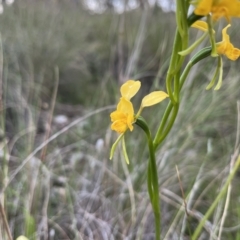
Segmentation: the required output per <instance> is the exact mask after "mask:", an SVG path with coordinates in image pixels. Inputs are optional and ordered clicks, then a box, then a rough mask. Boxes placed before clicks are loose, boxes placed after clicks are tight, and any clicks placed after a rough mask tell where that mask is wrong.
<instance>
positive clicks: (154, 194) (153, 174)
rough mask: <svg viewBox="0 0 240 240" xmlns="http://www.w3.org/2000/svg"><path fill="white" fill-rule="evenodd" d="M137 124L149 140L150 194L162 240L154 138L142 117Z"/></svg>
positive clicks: (158, 232)
mask: <svg viewBox="0 0 240 240" xmlns="http://www.w3.org/2000/svg"><path fill="white" fill-rule="evenodd" d="M136 124H137V125H138V126H139V127H140V128H142V130H143V131H144V132H145V134H146V136H147V140H148V150H149V162H148V177H147V180H148V193H149V197H150V201H151V204H152V208H153V212H154V219H155V235H156V238H155V239H156V240H160V236H161V212H160V201H159V185H158V172H157V164H156V157H155V151H154V147H153V141H152V136H151V133H150V130H149V128H148V125H147V123H146V122H145V120H144V119H143V118H142V117H139V118H138V119H137V121H136Z"/></svg>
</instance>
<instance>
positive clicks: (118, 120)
mask: <svg viewBox="0 0 240 240" xmlns="http://www.w3.org/2000/svg"><path fill="white" fill-rule="evenodd" d="M140 87H141V83H140V81H134V80H128V81H127V82H126V83H124V84H123V85H122V86H121V89H120V92H121V95H122V97H121V98H120V101H119V103H118V105H117V110H116V111H114V112H112V113H111V115H110V117H111V121H112V122H113V123H112V125H111V129H112V130H114V131H116V132H118V133H124V132H125V131H126V130H127V129H129V130H130V131H132V130H133V123H134V122H135V121H136V118H137V117H138V116H139V115H140V113H141V111H142V109H143V108H144V107H150V106H152V105H155V104H157V103H159V102H161V101H163V100H164V99H165V98H166V97H168V94H166V93H165V92H163V91H155V92H152V93H150V94H148V95H147V96H145V97H144V98H143V99H142V103H141V106H140V109H139V111H138V113H137V115H136V116H134V109H133V105H132V103H131V102H130V99H131V98H132V97H133V96H135V94H136V93H137V92H138V91H139V89H140Z"/></svg>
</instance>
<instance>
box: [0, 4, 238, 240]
mask: <svg viewBox="0 0 240 240" xmlns="http://www.w3.org/2000/svg"><path fill="white" fill-rule="evenodd" d="M89 2H90V1H88V2H86V1H81V0H78V1H77V0H75V1H74V0H73V1H70V0H69V1H63V0H62V1H60V0H59V1H57V0H55V1H53V0H52V1H50V0H49V1H47V0H46V1H45V0H39V1H37V0H35V1H30V0H16V1H15V2H14V3H13V4H12V5H9V6H7V5H6V4H3V7H4V11H3V13H2V14H1V15H0V33H1V56H2V57H1V71H0V73H1V76H2V77H1V86H2V87H1V89H2V93H1V96H2V100H1V101H0V102H1V104H2V106H3V111H2V112H1V146H2V149H1V151H0V157H1V159H0V163H1V166H2V167H1V168H0V177H1V185H0V186H1V198H2V199H3V198H4V199H5V200H4V201H3V200H2V203H3V205H4V208H5V212H6V215H7V219H8V223H9V227H10V230H11V233H12V236H13V239H16V238H17V237H18V236H19V235H25V236H27V237H28V238H29V239H44V240H45V239H46V240H47V239H56V240H58V239H84V240H85V239H94V240H95V239H96V240H101V239H104V240H105V239H114V240H115V239H119V240H120V239H128V240H132V239H144V240H145V239H146V240H147V239H149V240H150V239H154V224H153V213H152V210H151V205H150V202H149V198H148V195H147V186H146V174H147V173H146V167H147V160H148V151H147V146H146V139H145V136H144V134H143V132H141V131H139V129H138V127H137V126H135V128H134V131H133V133H131V134H130V133H127V134H126V141H127V150H128V154H129V158H130V165H129V166H128V165H126V163H125V160H124V159H123V156H122V153H121V149H118V150H117V151H116V153H115V155H114V158H113V161H109V151H110V148H111V144H112V143H113V142H114V141H115V139H116V138H117V135H116V134H115V133H113V132H111V130H110V118H109V114H110V112H111V111H113V110H114V108H115V104H116V102H117V101H118V98H119V86H120V85H121V84H122V83H123V82H124V81H126V80H127V79H139V80H140V81H141V82H142V88H141V91H140V94H138V95H137V96H136V97H135V99H134V105H135V107H136V109H137V108H138V106H139V103H140V100H141V98H142V97H143V96H144V95H146V94H147V93H148V92H149V91H151V90H156V89H161V90H165V83H164V81H165V76H166V72H167V67H168V63H169V58H170V54H171V50H172V43H173V38H174V34H175V27H176V24H175V14H174V12H172V11H169V12H166V11H163V7H165V8H164V10H166V7H167V8H168V5H166V3H165V2H166V1H164V3H165V4H164V3H163V2H162V5H159V4H157V3H156V4H150V3H152V2H151V1H149V3H148V1H141V0H139V1H135V2H136V4H135V5H134V7H131V6H132V5H131V4H132V1H117V3H120V4H121V6H125V10H124V9H123V11H122V12H117V11H116V10H118V11H119V9H118V8H114V1H107V0H106V1H104V0H102V1H98V5H97V9H96V10H95V11H92V10H90V9H89V8H88V7H87V6H88V5H87V4H88V3H89ZM124 4H125V5H124ZM167 4H169V6H171V7H172V2H171V1H169V2H167ZM168 9H169V8H168ZM226 24H227V23H226V21H225V20H223V21H221V22H220V23H218V25H217V26H216V31H217V36H216V37H217V39H219V41H220V39H221V28H222V27H223V26H225V25H226ZM237 24H238V23H237V20H236V19H233V21H232V25H233V27H232V29H229V32H231V40H232V42H233V43H234V44H235V45H236V46H238V47H240V45H239V42H240V41H239V40H240V37H239V35H238V30H237V29H236V26H237ZM234 26H235V27H234ZM218 30H219V31H218ZM200 36H201V33H200V32H198V31H197V30H196V29H191V30H190V42H193V41H194V40H196V39H197V38H199V37H200ZM208 45H209V42H208V40H206V41H205V42H203V43H202V45H201V46H199V48H198V49H201V48H202V47H203V46H208ZM196 51H197V50H196ZM190 57H191V56H188V57H187V60H188V59H190ZM215 66H216V60H215V59H213V58H209V59H206V60H204V61H202V62H201V63H200V64H198V65H197V66H195V67H194V68H193V69H192V71H191V73H190V75H189V77H188V80H187V82H186V84H185V87H184V89H183V91H182V98H181V107H180V112H179V116H178V118H177V121H176V123H175V126H174V127H173V129H172V131H171V133H170V135H169V136H168V138H167V139H166V140H165V142H164V143H163V144H162V146H161V148H160V149H159V150H158V153H157V161H158V172H159V176H160V179H159V183H160V186H161V205H162V219H163V220H162V224H163V226H162V232H163V233H162V239H169V240H170V239H171V240H172V239H191V238H190V237H189V236H191V233H192V231H193V230H194V229H195V227H196V225H197V223H198V221H199V219H201V217H202V216H203V215H204V213H205V211H206V210H207V209H208V207H209V206H210V205H211V203H212V202H213V201H214V199H215V198H216V196H217V193H218V192H219V189H221V186H222V185H223V184H224V182H225V180H226V178H227V176H228V174H229V168H230V161H231V158H232V156H234V154H236V153H237V151H238V145H239V142H238V141H239V139H238V138H239V122H240V119H239V115H240V106H239V103H238V101H239V96H240V88H239V81H240V79H239V60H238V61H236V62H230V61H229V60H227V59H224V82H223V86H222V88H221V89H220V90H219V91H213V90H209V91H207V90H205V88H206V86H207V85H208V83H209V81H210V80H211V78H212V76H213V74H214V71H215ZM167 101H168V100H166V101H164V102H163V103H161V104H159V105H157V106H154V107H152V108H149V109H146V110H144V112H143V116H144V117H145V118H146V120H147V122H148V123H149V125H150V128H151V130H152V131H153V132H154V131H155V130H156V129H157V126H158V123H159V121H160V120H161V118H162V115H163V112H164V109H165V107H166V105H167ZM176 165H177V166H178V170H179V173H180V177H181V182H179V179H178V177H177V172H176V168H175V166H176ZM238 181H239V176H237V177H236V178H235V180H234V181H233V182H232V186H231V187H232V190H231V194H230V197H229V207H228V215H227V221H226V222H225V224H224V228H223V233H222V239H234V240H235V239H240V227H239V221H240V208H239V206H240V205H239V201H240V198H239V187H238V185H239V184H238ZM180 185H181V186H182V188H183V190H184V193H185V197H187V196H189V199H188V204H189V209H191V210H192V212H191V215H190V216H189V218H188V219H187V221H186V220H185V219H184V214H185V211H184V208H183V207H181V206H182V205H183V196H182V193H181V187H180ZM225 204H226V202H225V199H223V200H222V201H220V203H219V206H218V207H217V208H216V211H215V212H214V215H213V216H212V217H211V219H209V222H207V223H206V224H205V227H204V230H203V232H202V234H201V239H216V236H215V233H216V232H217V231H218V229H219V224H220V221H221V217H222V212H223V209H224V206H225ZM0 234H1V236H2V239H8V238H7V236H6V231H5V228H4V227H3V225H1V224H0Z"/></svg>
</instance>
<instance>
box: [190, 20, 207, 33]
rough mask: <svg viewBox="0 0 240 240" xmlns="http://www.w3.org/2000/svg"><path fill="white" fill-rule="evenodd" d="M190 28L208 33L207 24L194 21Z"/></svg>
mask: <svg viewBox="0 0 240 240" xmlns="http://www.w3.org/2000/svg"><path fill="white" fill-rule="evenodd" d="M191 27H195V28H197V29H199V30H202V31H204V32H207V31H208V25H207V23H206V22H204V21H196V22H195V23H193V24H192V25H191Z"/></svg>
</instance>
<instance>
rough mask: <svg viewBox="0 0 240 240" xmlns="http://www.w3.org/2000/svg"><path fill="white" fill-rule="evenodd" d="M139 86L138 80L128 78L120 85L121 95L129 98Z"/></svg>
mask: <svg viewBox="0 0 240 240" xmlns="http://www.w3.org/2000/svg"><path fill="white" fill-rule="evenodd" d="M140 87H141V82H140V81H134V80H128V81H127V82H125V83H124V84H123V85H122V86H121V88H120V92H121V95H122V97H124V98H126V99H128V100H130V99H131V98H132V97H133V96H134V95H135V94H136V93H137V92H138V91H139V89H140Z"/></svg>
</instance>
